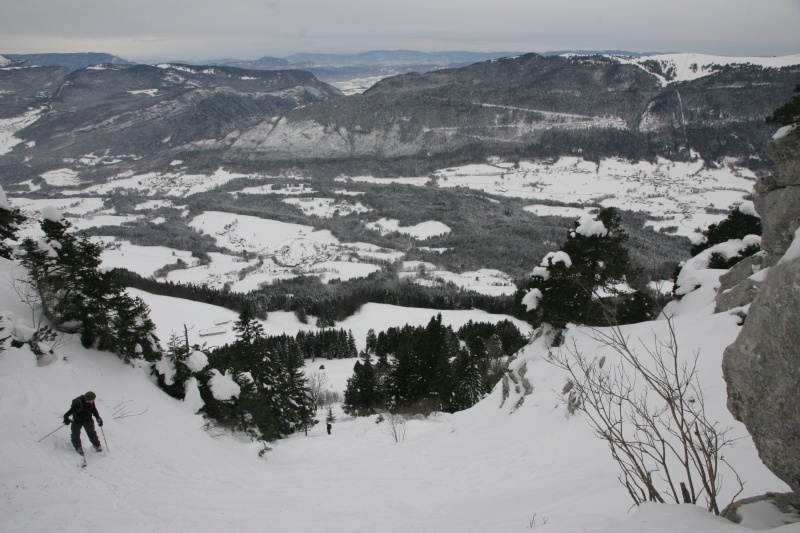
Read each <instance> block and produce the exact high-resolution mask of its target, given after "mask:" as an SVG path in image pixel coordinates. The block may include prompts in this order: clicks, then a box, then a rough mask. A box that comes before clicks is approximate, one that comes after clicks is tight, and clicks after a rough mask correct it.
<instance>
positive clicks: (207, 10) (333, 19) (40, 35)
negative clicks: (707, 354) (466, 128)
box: [0, 0, 800, 61]
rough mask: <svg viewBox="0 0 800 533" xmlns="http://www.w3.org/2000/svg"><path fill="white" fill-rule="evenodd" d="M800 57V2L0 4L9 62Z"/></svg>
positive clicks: (81, 0) (4, 0) (124, 0)
mask: <svg viewBox="0 0 800 533" xmlns="http://www.w3.org/2000/svg"><path fill="white" fill-rule="evenodd" d="M395 49H407V50H420V51H426V52H433V51H448V50H470V51H482V52H497V51H513V52H545V51H552V50H568V49H584V50H608V49H617V50H629V51H633V52H650V51H658V52H698V53H706V54H716V55H734V56H763V55H789V54H797V53H800V0H0V53H17V54H23V53H40V52H108V53H112V54H116V55H118V56H121V57H123V58H125V59H130V60H140V61H141V60H146V59H179V58H184V59H216V58H222V57H236V58H241V59H255V58H258V57H262V56H274V57H285V56H288V55H290V54H293V53H298V52H327V53H355V52H365V51H368V50H395Z"/></svg>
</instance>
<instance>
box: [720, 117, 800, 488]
mask: <svg viewBox="0 0 800 533" xmlns="http://www.w3.org/2000/svg"><path fill="white" fill-rule="evenodd" d="M767 151H768V152H769V154H770V155H771V156H772V157H773V158H774V159H775V168H774V170H773V172H772V175H771V176H768V177H767V178H765V179H762V180H761V181H759V183H758V184H757V185H756V192H757V193H758V196H757V197H756V199H755V206H756V210H757V211H758V213H759V214H760V215H761V226H762V230H763V235H762V241H761V248H762V249H763V250H764V251H765V252H766V258H765V260H764V262H763V265H764V266H767V265H775V264H776V263H777V262H778V260H779V259H780V258H781V256H783V254H784V253H785V252H786V250H787V249H788V247H789V245H790V244H791V242H792V239H793V238H794V233H795V230H796V229H797V228H798V226H800V128H798V129H796V130H795V131H794V132H792V133H790V134H789V135H787V136H785V137H783V138H781V139H778V140H776V141H773V142H771V143H770V144H769V146H768V148H767ZM742 263H744V261H742ZM748 266H750V267H751V268H750V269H748ZM752 266H754V263H753V264H751V265H748V264H744V265H742V266H741V267H739V268H735V269H732V270H731V272H730V273H729V274H727V276H728V278H727V279H725V280H723V283H724V285H725V286H726V290H725V291H724V292H723V291H720V296H719V297H718V298H717V307H718V308H720V307H724V306H725V305H732V304H736V303H737V302H739V301H743V300H742V297H743V296H744V295H745V294H746V293H748V292H752V291H753V290H754V287H753V286H751V285H750V284H749V282H750V281H751V280H748V279H746V276H744V275H745V274H747V272H748V270H752ZM737 267H738V265H737ZM737 280H743V281H742V282H741V283H739V284H738V285H736V286H735V287H733V288H727V287H728V286H730V284H735V283H736V282H737ZM722 370H723V374H724V376H725V381H726V383H727V384H728V409H729V410H730V411H731V413H733V415H734V416H735V417H736V418H737V419H738V420H741V421H742V422H744V424H745V426H747V430H748V431H749V432H750V434H751V435H752V436H753V441H754V442H755V444H756V448H758V453H759V456H760V457H761V460H762V461H764V464H765V465H767V467H768V468H769V469H770V470H772V472H773V473H775V475H777V476H778V477H779V478H781V479H782V480H784V481H785V482H786V483H788V484H789V486H790V487H791V488H792V490H793V491H794V492H795V494H796V495H798V497H800V259H795V260H793V261H789V262H786V263H782V264H779V265H777V266H774V267H772V269H771V270H770V272H769V273H768V274H767V278H766V280H765V281H764V283H763V284H762V286H761V288H760V289H759V290H758V294H757V295H756V297H755V299H754V300H753V303H752V305H751V306H750V312H749V314H748V315H747V320H746V322H745V324H744V327H743V328H742V331H741V332H740V333H739V336H738V337H737V338H736V341H735V342H734V343H733V344H731V345H730V346H728V348H727V349H726V350H725V354H724V356H723V362H722Z"/></svg>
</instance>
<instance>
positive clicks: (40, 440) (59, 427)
mask: <svg viewBox="0 0 800 533" xmlns="http://www.w3.org/2000/svg"><path fill="white" fill-rule="evenodd" d="M63 427H64V424H61V425H60V426H58V427H57V428H56V429H54V430H53V431H51V432H50V433H48V434H47V435H45V436H44V437H42V438H41V439H39V440H37V441H36V442H42V441H43V440H44V439H46V438H47V437H49V436H50V435H52V434H53V433H55V432H56V431H58V430H59V429H61V428H63Z"/></svg>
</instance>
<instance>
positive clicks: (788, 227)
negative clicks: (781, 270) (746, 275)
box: [753, 186, 800, 260]
mask: <svg viewBox="0 0 800 533" xmlns="http://www.w3.org/2000/svg"><path fill="white" fill-rule="evenodd" d="M753 203H754V204H755V207H756V211H758V213H759V214H760V215H761V229H762V236H761V249H762V250H765V251H766V252H767V253H768V254H769V255H771V256H772V257H773V258H774V259H775V260H777V259H778V258H780V256H782V255H783V254H784V253H786V250H787V249H788V248H789V245H790V244H792V239H793V238H794V232H795V231H796V230H797V228H798V226H800V186H788V187H782V188H779V189H773V190H771V191H769V192H765V193H763V194H759V195H758V196H756V198H755V200H754V201H753Z"/></svg>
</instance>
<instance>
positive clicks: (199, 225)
mask: <svg viewBox="0 0 800 533" xmlns="http://www.w3.org/2000/svg"><path fill="white" fill-rule="evenodd" d="M174 163H176V164H175V165H174V168H175V171H174V172H173V173H171V174H159V173H151V174H144V175H136V176H127V177H125V176H119V177H117V178H116V179H113V180H111V181H109V182H108V183H106V184H102V185H94V186H89V187H87V188H85V189H83V190H80V189H75V190H73V189H62V190H61V195H62V196H61V197H60V198H59V197H58V196H55V197H51V198H47V199H31V198H26V197H24V196H18V197H13V198H11V202H12V205H13V206H14V207H19V208H21V209H22V210H23V212H24V213H25V214H27V215H28V216H30V217H34V218H35V217H36V216H37V215H38V212H39V211H41V210H42V209H43V208H44V207H46V206H48V205H52V206H54V207H56V208H57V209H59V210H60V211H62V212H63V213H64V214H65V216H67V218H68V219H69V220H70V221H71V222H72V223H73V225H74V226H75V227H76V228H77V229H84V228H88V227H97V226H105V225H120V224H123V223H125V222H130V221H134V220H140V219H142V218H152V217H153V216H154V215H152V214H149V213H150V212H151V211H153V210H158V209H161V208H165V207H171V208H178V209H180V207H179V206H177V205H175V204H174V202H173V200H172V199H173V198H177V197H183V196H185V195H187V194H192V193H195V192H200V191H208V190H213V189H214V188H215V187H218V186H219V185H222V184H225V183H227V182H228V181H230V180H232V179H236V178H240V177H245V176H244V175H242V174H236V173H230V172H228V171H225V170H223V169H218V170H217V171H215V172H214V173H213V174H211V175H208V176H202V175H184V174H182V173H181V171H180V164H181V162H180V161H176V162H174ZM433 175H434V180H435V182H436V184H437V185H438V186H439V187H466V188H470V189H476V190H481V191H485V192H487V193H490V194H493V195H497V196H506V197H514V198H522V199H526V200H529V201H530V202H531V204H530V205H528V206H526V207H525V208H524V209H525V210H526V211H530V212H532V213H534V214H537V215H540V216H561V217H565V218H573V219H575V218H578V217H580V216H581V215H583V214H586V213H587V212H589V211H591V210H592V209H593V208H592V207H586V204H594V205H598V204H599V205H602V206H613V207H618V208H621V209H629V210H634V211H642V212H645V213H648V214H649V215H650V216H651V217H652V219H651V220H650V221H648V222H647V223H646V224H647V225H649V226H651V227H653V229H655V230H656V231H659V230H663V231H668V232H671V233H674V234H677V235H684V236H689V237H697V235H698V233H697V232H698V231H699V230H702V229H705V228H706V227H708V225H709V224H712V223H717V222H719V221H720V220H721V219H723V218H724V217H725V216H726V215H725V214H722V213H725V212H727V210H729V209H730V208H731V207H733V206H736V205H741V206H747V205H749V204H750V202H749V201H748V200H747V198H748V197H749V196H748V195H749V194H750V193H751V191H752V186H753V183H754V181H755V175H754V174H753V173H752V172H750V171H749V170H746V169H742V168H739V167H737V166H736V165H735V164H733V162H731V163H729V164H727V165H725V166H719V167H718V168H708V167H706V166H704V164H703V163H702V162H701V161H697V162H689V163H682V162H673V161H668V160H663V159H661V160H659V161H658V162H657V163H655V164H652V163H648V162H628V161H622V160H618V159H603V160H601V161H600V163H599V164H597V163H593V162H588V161H584V160H583V159H581V158H575V157H564V158H561V159H559V160H557V161H553V162H541V161H540V162H533V161H527V162H525V161H523V162H520V163H518V164H511V163H507V162H503V161H501V160H499V159H491V160H489V161H488V162H487V163H485V164H479V165H467V166H462V167H454V168H446V169H441V170H439V171H438V172H435V173H434V174H433ZM273 178H277V179H279V180H280V181H279V184H271V183H267V184H264V185H258V186H253V187H246V188H243V189H241V190H239V191H235V192H232V193H231V194H278V195H284V196H288V197H287V198H286V199H285V200H284V201H285V202H286V203H289V204H291V205H294V206H296V207H297V208H298V210H300V211H302V212H303V213H304V214H305V215H306V216H316V217H321V218H326V217H332V216H335V215H336V214H337V212H338V214H339V215H346V214H349V213H354V212H355V213H364V212H367V211H370V210H372V207H371V206H369V205H365V204H364V203H363V202H355V201H348V202H344V201H339V202H337V201H335V200H334V199H333V198H328V197H322V196H305V195H308V194H314V193H315V190H314V188H313V187H312V186H311V185H310V184H309V183H310V181H311V179H310V178H305V179H303V178H301V177H299V176H296V175H287V176H280V177H273ZM45 179H46V180H47V182H48V183H50V184H51V185H56V186H59V187H66V186H79V185H80V183H81V178H80V174H79V173H77V174H76V173H72V172H70V173H67V172H64V171H54V172H52V173H49V174H48V175H47V176H46V177H45ZM430 180H431V178H429V177H407V178H394V179H383V178H374V177H369V176H362V177H355V178H338V181H339V183H340V184H341V188H340V189H338V190H337V191H336V193H337V194H340V195H347V194H351V195H358V194H361V191H357V190H354V191H351V190H348V189H349V188H348V185H349V184H353V183H359V182H369V183H375V184H386V183H403V184H412V185H417V186H423V185H425V184H427V183H429V182H430ZM287 182H288V183H287ZM31 185H33V184H31ZM127 188H130V189H135V190H139V191H142V192H145V193H146V194H147V195H148V196H151V197H153V198H152V199H151V200H148V201H145V202H141V203H139V204H138V205H137V206H136V212H137V215H138V216H130V215H126V216H121V215H118V214H116V213H115V212H114V210H113V209H106V208H105V207H104V202H103V196H104V195H106V194H111V193H113V192H114V191H117V190H119V189H127ZM299 195H303V196H302V197H294V196H299ZM542 202H548V203H551V202H558V203H561V204H564V203H569V204H572V205H573V206H572V207H569V206H564V205H547V204H546V203H542ZM709 208H711V210H710V212H709ZM185 215H186V213H184V216H185ZM164 220H165V219H164V218H152V220H150V221H151V222H152V223H154V224H158V223H162V222H164ZM190 225H191V226H192V227H194V228H195V229H197V230H199V231H202V232H204V233H207V234H209V235H212V236H213V237H214V238H215V240H216V241H217V244H218V245H219V246H222V247H225V248H228V249H230V250H232V251H234V252H241V251H247V252H251V253H255V254H258V255H259V256H261V258H262V262H261V263H259V264H256V263H257V261H256V260H250V261H244V260H243V259H242V258H241V257H239V256H235V255H225V254H214V255H213V256H212V261H211V263H210V264H207V265H194V262H187V263H188V264H189V265H190V266H191V268H187V269H182V270H174V271H172V272H170V274H169V275H168V278H167V279H169V280H170V281H174V282H179V283H197V284H207V285H209V286H211V287H215V288H222V287H223V286H225V285H226V284H227V285H228V286H230V287H231V289H233V290H236V291H249V290H253V289H257V288H258V287H259V285H260V284H264V283H270V282H272V281H274V280H278V279H286V278H290V277H294V276H297V275H300V274H306V275H317V276H319V277H320V278H321V279H322V280H323V281H329V280H331V279H341V280H346V279H352V278H354V277H363V276H366V275H368V274H369V273H371V272H374V271H375V270H377V267H376V266H375V265H374V264H370V263H369V261H371V260H381V261H397V260H400V259H402V258H403V257H404V254H403V253H402V252H400V251H397V250H378V249H377V248H376V247H374V246H371V245H364V244H363V243H362V244H353V243H342V242H339V241H338V239H336V238H334V237H333V235H331V234H330V232H327V231H314V230H313V228H312V227H311V226H305V225H301V224H289V223H284V222H278V221H274V220H267V219H261V218H257V217H253V216H242V215H234V214H230V213H221V212H212V211H209V212H205V213H203V214H201V215H199V216H196V217H195V218H194V219H193V220H191V221H190ZM365 227H366V228H367V229H371V230H374V231H378V232H380V233H387V232H393V231H398V232H401V233H405V234H408V235H410V236H412V237H414V238H415V239H419V240H424V239H426V238H429V237H432V236H435V235H442V234H446V233H448V232H450V231H451V228H450V227H448V226H447V225H446V224H443V223H442V222H439V221H436V220H429V221H426V222H422V223H420V224H416V225H408V226H406V225H403V223H402V221H399V220H396V219H389V218H385V217H384V218H381V219H379V220H377V221H376V222H369V223H366V224H365ZM36 232H37V228H36V223H35V222H34V221H32V220H31V221H29V222H28V223H27V224H26V226H25V227H24V228H23V230H22V231H21V233H22V235H23V236H30V235H34V234H36ZM107 240H108V239H107ZM145 248H147V247H138V248H132V247H130V244H129V243H127V242H125V241H119V242H117V243H116V245H115V248H114V249H113V250H109V251H108V252H106V253H105V255H104V257H106V256H107V257H108V260H107V261H108V262H107V264H108V265H115V266H116V265H119V261H120V257H122V256H121V254H126V255H125V256H124V257H125V259H124V260H123V261H124V262H127V261H131V263H130V268H131V269H132V270H135V271H137V272H139V273H141V274H142V275H152V273H153V272H154V271H155V270H156V269H158V268H160V267H162V266H164V265H165V264H168V263H174V262H175V260H176V258H174V259H172V260H169V259H170V258H169V257H165V256H164V255H163V253H162V251H160V250H154V251H153V253H149V252H147V251H146V250H145ZM184 253H185V251H182V250H174V255H183V254H184ZM114 254H116V257H112V256H113V255H114ZM412 270H413V269H412ZM426 270H427V274H428V275H427V276H420V277H417V278H416V279H415V281H417V282H418V283H421V284H435V283H442V282H447V281H452V282H454V283H456V284H457V285H459V286H461V287H465V288H469V289H472V290H475V291H478V292H482V293H484V294H509V293H510V292H512V291H513V288H512V284H511V283H510V282H509V281H508V280H507V279H504V275H503V274H502V273H488V272H484V271H478V272H474V273H473V272H463V273H451V272H447V271H444V270H443V269H440V268H439V267H437V266H436V265H430V266H428V267H426ZM404 275H405V276H412V277H413V276H415V274H414V273H413V272H411V273H408V272H407V273H405V274H404Z"/></svg>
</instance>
